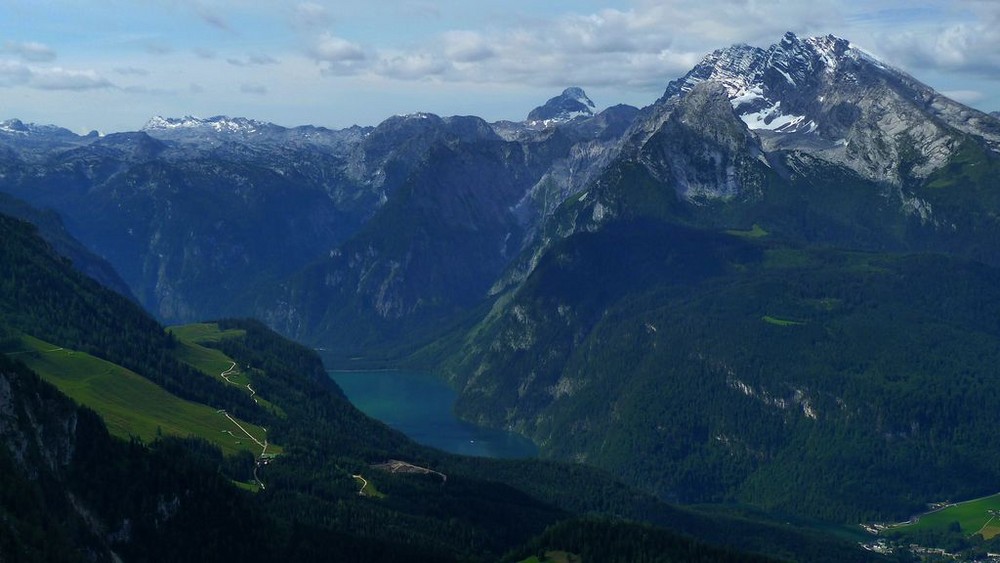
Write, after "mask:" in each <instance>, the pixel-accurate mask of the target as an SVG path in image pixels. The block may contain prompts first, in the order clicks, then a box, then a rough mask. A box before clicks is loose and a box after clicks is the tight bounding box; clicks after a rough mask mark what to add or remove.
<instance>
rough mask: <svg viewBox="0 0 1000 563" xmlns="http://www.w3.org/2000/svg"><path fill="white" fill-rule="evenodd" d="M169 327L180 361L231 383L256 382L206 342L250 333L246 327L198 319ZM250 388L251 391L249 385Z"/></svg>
mask: <svg viewBox="0 0 1000 563" xmlns="http://www.w3.org/2000/svg"><path fill="white" fill-rule="evenodd" d="M167 331H168V332H170V333H171V334H173V335H174V337H176V338H177V343H178V346H177V359H179V360H180V361H182V362H184V363H186V364H188V365H189V366H191V367H193V368H195V369H196V370H198V371H200V372H202V373H204V374H206V375H209V376H211V377H214V378H216V379H218V380H220V381H224V382H226V383H227V384H231V385H236V386H237V387H242V388H244V389H247V385H251V386H252V385H253V383H252V382H251V381H250V378H249V377H248V376H247V374H246V370H245V369H241V368H240V366H234V362H233V360H232V359H231V358H230V357H229V356H227V355H226V354H224V353H223V352H222V351H221V350H218V349H215V348H210V347H208V346H204V344H206V343H212V342H219V341H221V340H224V339H226V338H236V337H240V336H243V335H245V334H246V331H245V330H237V329H230V330H221V329H219V325H218V324H216V323H196V324H189V325H180V326H172V327H169V328H167ZM223 373H226V377H222V374H223ZM247 392H248V393H249V392H250V391H249V389H247ZM254 400H256V402H257V404H259V405H261V406H262V407H264V408H267V409H270V410H271V411H272V412H275V413H276V414H278V415H279V416H282V415H283V413H282V411H281V409H279V408H277V407H276V406H275V405H273V404H272V403H270V402H269V401H268V400H267V399H265V398H263V397H261V396H260V395H255V396H254ZM268 449H270V448H268Z"/></svg>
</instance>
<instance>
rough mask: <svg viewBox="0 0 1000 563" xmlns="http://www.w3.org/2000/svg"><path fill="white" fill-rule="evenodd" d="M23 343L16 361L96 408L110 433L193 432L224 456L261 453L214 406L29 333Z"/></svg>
mask: <svg viewBox="0 0 1000 563" xmlns="http://www.w3.org/2000/svg"><path fill="white" fill-rule="evenodd" d="M22 343H23V345H24V346H25V347H26V348H27V349H28V352H27V353H22V354H19V355H18V359H19V360H21V361H23V362H24V363H25V364H27V365H28V367H30V368H31V369H33V370H34V371H35V372H37V373H38V374H39V375H40V376H41V377H42V378H43V379H45V380H46V381H48V382H49V383H51V384H53V385H55V386H56V387H58V388H59V390H60V391H62V392H63V393H65V394H66V395H68V396H69V397H70V398H72V399H73V400H74V401H76V402H77V403H79V404H81V405H84V406H86V407H89V408H91V409H93V410H94V411H95V412H97V414H99V415H100V416H101V418H103V419H104V422H105V424H106V425H107V426H108V430H109V431H110V432H111V434H113V435H115V436H119V437H121V438H126V439H128V438H130V437H136V438H139V439H140V440H142V441H144V442H149V441H152V440H154V439H156V437H157V436H160V435H172V436H181V437H187V436H196V437H199V438H204V439H206V440H208V441H209V442H212V443H213V444H216V445H218V446H219V447H220V448H221V449H222V451H223V453H225V454H227V455H229V454H234V453H236V452H239V451H243V450H245V451H249V452H251V453H253V454H254V455H257V454H260V447H259V446H258V445H257V444H256V443H254V442H253V441H252V440H250V438H249V437H248V436H246V435H245V434H243V433H242V431H240V429H239V428H237V427H236V426H235V425H234V424H233V423H232V422H231V421H229V419H227V418H226V416H225V415H223V414H222V413H220V412H218V411H217V410H216V409H213V408H211V407H208V406H206V405H203V404H199V403H193V402H191V401H186V400H184V399H181V398H178V397H177V396H175V395H173V394H171V393H168V392H167V391H165V390H164V389H163V388H162V387H160V386H158V385H156V384H154V383H152V382H151V381H149V380H148V379H146V378H144V377H142V376H140V375H138V374H136V373H134V372H132V371H129V370H127V369H125V368H123V367H121V366H118V365H116V364H112V363H110V362H107V361H105V360H102V359H100V358H96V357H94V356H91V355H89V354H85V353H82V352H77V351H73V350H68V349H64V348H60V347H58V346H55V345H53V344H49V343H48V342H44V341H42V340H38V339H37V338H33V337H30V336H23V337H22ZM239 423H240V424H241V425H242V426H243V427H244V428H246V429H247V431H248V432H250V433H252V434H253V435H254V436H256V437H257V439H258V440H261V441H264V438H265V437H266V432H264V430H263V429H261V428H260V427H259V426H256V425H254V424H250V423H248V422H244V421H242V420H240V421H239ZM268 449H269V450H271V449H272V448H270V447H269V448H268Z"/></svg>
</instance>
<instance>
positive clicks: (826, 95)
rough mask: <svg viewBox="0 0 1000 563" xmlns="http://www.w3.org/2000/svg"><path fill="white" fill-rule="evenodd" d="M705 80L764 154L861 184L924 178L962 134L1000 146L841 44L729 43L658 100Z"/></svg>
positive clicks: (963, 110)
mask: <svg viewBox="0 0 1000 563" xmlns="http://www.w3.org/2000/svg"><path fill="white" fill-rule="evenodd" d="M702 82H713V83H717V84H719V85H721V87H722V88H723V89H724V90H725V91H726V95H727V96H728V98H729V100H730V103H731V104H732V108H733V112H734V113H735V114H736V115H737V116H738V117H739V118H740V119H741V120H742V121H743V122H744V123H745V124H746V125H747V128H749V129H750V130H752V131H754V132H755V133H756V134H757V135H758V136H759V137H760V140H761V144H762V147H763V148H764V150H766V151H774V150H802V151H805V152H809V153H810V154H813V155H815V156H817V157H819V158H822V159H823V160H826V161H829V162H833V163H836V164H840V165H844V166H847V167H849V168H851V169H852V170H854V171H856V172H857V173H858V174H860V175H862V176H863V177H865V178H868V179H870V180H874V181H878V182H886V183H890V184H897V185H898V184H901V183H903V182H904V181H905V180H906V179H907V178H912V177H915V178H926V177H927V176H929V175H930V174H931V173H932V172H934V171H935V170H938V169H940V168H941V167H942V166H944V164H945V163H946V162H947V161H948V159H949V158H951V157H952V156H954V154H955V152H956V151H957V150H958V145H959V144H960V142H961V140H962V136H963V135H964V134H972V135H976V136H978V137H980V138H982V139H983V140H984V141H985V142H987V143H988V144H989V145H990V146H991V147H993V148H994V149H996V148H997V147H1000V127H998V124H997V123H996V122H995V121H993V120H991V119H989V118H988V117H987V116H986V115H985V114H983V113H981V112H978V111H976V110H973V109H971V108H968V107H965V106H963V105H961V104H959V103H957V102H954V101H952V100H950V99H948V98H946V97H944V96H942V95H941V94H939V93H937V92H935V91H934V90H933V89H931V88H930V87H928V86H926V85H924V84H921V83H920V82H918V81H916V80H915V79H913V78H912V77H911V76H909V75H907V74H906V73H904V72H902V71H900V70H898V69H894V68H892V67H889V66H887V65H885V64H883V63H881V62H880V61H878V60H876V59H874V58H873V57H872V56H870V55H868V54H867V53H865V52H864V51H862V50H860V49H858V48H856V47H853V46H852V45H851V44H850V43H849V42H848V41H847V40H845V39H841V38H838V37H834V36H832V35H830V36H825V37H812V38H808V39H801V38H799V37H797V36H795V35H794V34H792V33H788V34H786V35H785V36H784V37H783V38H782V40H781V41H780V42H779V43H777V44H775V45H772V46H771V47H770V48H768V49H760V48H757V47H750V46H747V45H735V46H733V47H729V48H727V49H721V50H719V51H715V52H713V53H711V54H710V55H708V56H706V57H705V59H704V60H702V62H701V63H699V64H698V65H697V66H695V68H694V69H692V70H691V71H690V72H688V73H687V74H686V75H685V76H684V77H682V78H680V79H677V80H675V81H673V82H671V83H670V84H669V85H668V86H667V89H666V92H665V93H664V95H663V97H662V98H661V100H660V102H659V103H660V104H665V103H669V102H670V100H672V99H677V98H680V97H683V96H684V95H685V94H687V93H688V92H691V91H692V90H693V89H694V88H695V86H696V85H697V84H699V83H702Z"/></svg>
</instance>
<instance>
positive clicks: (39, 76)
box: [30, 67, 113, 90]
mask: <svg viewBox="0 0 1000 563" xmlns="http://www.w3.org/2000/svg"><path fill="white" fill-rule="evenodd" d="M30 85H31V86H32V87H34V88H38V89H40V90H94V89H98V88H110V87H111V86H113V84H111V82H110V81H109V80H108V79H106V78H104V77H103V76H101V75H99V74H98V73H97V72H95V71H93V70H69V69H64V68H59V67H54V68H47V69H39V70H35V71H33V72H32V77H31V82H30Z"/></svg>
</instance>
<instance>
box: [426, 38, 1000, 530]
mask: <svg viewBox="0 0 1000 563" xmlns="http://www.w3.org/2000/svg"><path fill="white" fill-rule="evenodd" d="M997 125H998V123H997V122H996V121H995V120H993V119H991V118H990V117H988V116H986V115H985V114H981V113H979V112H976V111H975V110H971V109H969V108H965V107H964V106H960V105H959V104H957V103H955V102H952V101H950V100H947V99H946V98H943V97H942V96H940V95H939V94H937V93H935V92H933V90H931V89H930V88H928V87H926V86H924V85H922V84H919V83H917V82H916V81H915V80H913V79H912V78H910V77H908V76H907V75H905V74H904V73H902V72H900V71H898V70H895V69H892V68H890V67H887V66H886V65H883V64H881V63H879V62H878V61H876V60H874V59H873V58H871V57H870V56H869V55H867V54H865V53H863V52H862V51H860V50H858V49H855V48H853V47H852V46H850V45H849V44H848V43H847V42H846V41H843V40H840V39H838V38H834V37H824V38H812V39H799V38H797V37H795V36H794V35H791V34H789V35H786V36H785V37H784V38H783V40H782V41H781V42H780V43H778V44H776V45H774V46H772V47H771V48H769V49H757V48H753V47H747V46H734V47H732V48H729V49H725V50H721V51H717V52H715V53H712V54H711V55H709V56H708V57H706V58H705V60H704V61H703V62H702V63H701V64H699V65H698V66H696V67H695V69H693V70H692V72H691V73H689V74H688V75H687V76H685V77H683V78H681V79H678V80H676V81H674V82H672V83H671V84H670V85H669V86H668V88H667V90H666V92H665V94H664V96H663V97H662V98H661V99H660V100H659V101H658V102H657V103H656V104H654V105H653V106H651V107H649V108H646V109H644V110H642V113H641V114H640V115H639V116H638V117H637V119H636V121H635V122H634V124H633V126H632V127H631V129H630V130H629V131H627V132H626V133H625V136H624V138H623V139H624V140H623V144H622V147H621V148H620V151H619V153H618V156H617V157H616V158H615V159H614V160H613V161H612V162H611V163H610V164H609V165H608V166H607V167H606V168H604V170H603V171H602V173H601V174H600V175H599V176H598V177H597V178H596V180H595V181H594V182H592V183H591V184H589V185H588V186H587V188H586V189H585V190H584V191H583V192H582V193H581V194H580V195H579V196H577V197H573V198H569V199H567V200H566V201H564V202H563V204H562V205H561V206H560V207H559V209H558V210H557V211H556V212H555V213H554V214H553V216H552V218H551V220H549V221H548V222H547V223H546V224H545V225H544V226H543V227H542V228H540V229H539V231H538V233H539V236H538V237H537V238H536V239H535V240H534V241H533V243H532V244H531V245H529V247H528V248H527V249H526V251H525V252H524V253H522V255H521V256H519V257H518V258H517V259H516V260H514V261H513V262H512V266H511V268H510V269H509V270H508V272H506V273H505V275H504V277H503V278H502V280H503V282H502V283H500V284H497V286H496V287H495V291H497V292H498V294H499V298H498V300H497V301H496V303H495V304H494V306H493V307H492V310H491V311H489V313H488V314H486V315H485V316H484V317H483V318H482V320H481V321H480V322H479V323H478V324H477V325H476V326H475V327H473V328H472V329H471V330H469V331H467V332H466V333H465V334H464V336H463V337H462V338H461V339H460V341H461V342H462V345H461V350H460V351H459V352H458V353H456V354H454V355H453V356H452V357H451V359H450V360H449V361H448V362H446V364H445V366H444V368H445V370H446V372H447V373H448V374H449V377H450V378H451V380H452V381H453V382H454V383H455V385H456V386H457V387H458V388H459V389H460V390H461V398H460V402H459V407H458V409H459V411H460V413H461V414H462V415H463V416H465V417H467V418H469V419H471V420H475V421H478V422H482V423H487V424H491V425H495V426H500V427H504V428H510V429H515V430H518V431H520V432H523V433H525V434H526V435H528V436H530V437H532V438H533V439H534V440H535V441H536V442H537V443H539V444H540V446H541V450H542V453H543V455H546V456H551V457H554V458H559V459H572V460H577V461H582V462H586V463H591V464H596V465H598V466H600V467H603V468H606V469H608V470H610V471H613V472H614V473H616V474H617V475H619V476H622V477H623V478H625V479H626V480H627V481H629V482H631V483H635V484H638V485H640V486H642V487H644V488H646V489H648V490H653V491H656V492H657V493H658V494H660V495H663V496H665V497H667V498H671V499H677V500H682V501H685V502H705V501H741V502H749V503H752V504H755V505H758V506H763V507H767V508H768V509H774V510H780V511H788V512H794V513H799V514H808V515H811V516H816V517H821V518H825V519H833V520H839V521H845V522H857V521H859V520H862V519H865V518H875V517H886V516H893V517H897V516H906V515H908V513H909V512H910V511H913V510H915V509H918V508H919V507H920V506H922V504H923V503H925V502H929V501H932V500H933V499H935V498H941V497H946V498H947V497H962V496H974V495H977V494H982V493H988V492H993V491H992V489H991V487H993V486H994V485H993V483H994V482H995V480H996V478H997V476H996V475H995V474H994V470H993V467H994V466H995V465H996V456H997V455H998V453H997V452H996V451H993V450H992V449H982V448H980V447H979V446H978V444H981V443H982V441H983V440H987V439H988V438H987V435H988V433H989V425H988V424H983V422H982V421H984V420H988V419H989V417H990V415H989V407H988V405H989V404H990V403H989V400H988V399H985V398H986V397H991V396H992V394H993V391H992V390H991V389H990V388H989V384H988V383H987V382H988V380H989V378H988V374H989V373H991V370H992V368H991V367H990V366H991V365H992V363H993V362H994V361H995V358H993V356H994V354H993V351H994V350H996V349H998V346H997V345H998V342H1000V340H998V338H1000V333H998V332H997V325H996V322H995V315H996V313H997V311H996V310H995V306H996V304H997V303H998V302H1000V294H997V290H996V287H997V282H998V281H1000V280H998V278H997V271H996V270H995V267H996V266H997V265H998V264H1000V245H997V244H996V242H995V241H997V240H1000V238H998V235H1000V230H998V228H1000V223H998V222H997V217H1000V201H998V199H997V198H998V196H1000V184H998V183H997V181H996V178H997V177H998V176H997V175H996V173H997V172H1000V169H998V164H1000V155H998V153H997V150H996V141H997V129H996V127H997ZM841 140H843V141H844V142H840V141H841ZM858 251H864V253H861V254H859V253H858ZM959 412H960V413H962V414H961V415H955V414H954V413H959ZM945 436H947V438H945ZM901 476H902V477H901Z"/></svg>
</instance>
